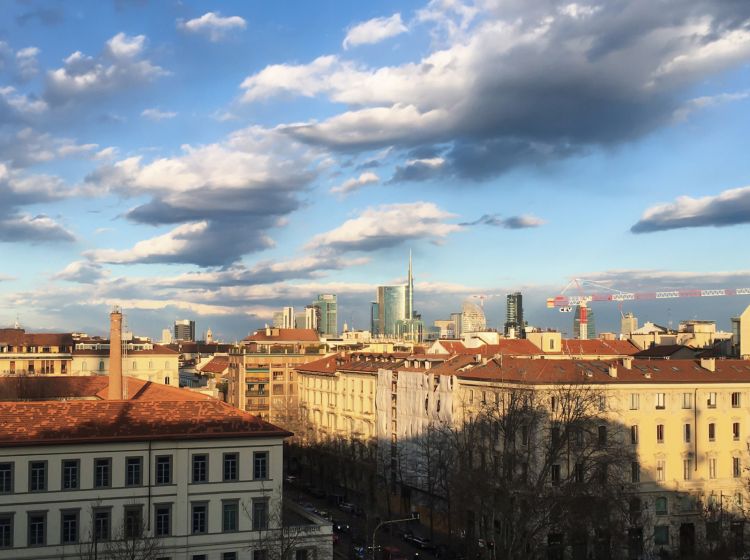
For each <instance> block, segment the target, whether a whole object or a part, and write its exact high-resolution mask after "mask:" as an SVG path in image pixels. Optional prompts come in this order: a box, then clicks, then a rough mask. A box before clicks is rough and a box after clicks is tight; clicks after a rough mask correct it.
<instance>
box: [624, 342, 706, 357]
mask: <svg viewBox="0 0 750 560" xmlns="http://www.w3.org/2000/svg"><path fill="white" fill-rule="evenodd" d="M678 352H680V353H682V354H685V355H686V356H689V355H693V356H695V355H696V354H697V350H694V349H693V348H690V347H689V346H683V345H682V344H664V345H658V346H652V347H651V348H646V349H645V350H641V351H640V352H636V353H635V354H634V355H633V357H634V358H668V357H669V356H673V355H674V354H676V353H678Z"/></svg>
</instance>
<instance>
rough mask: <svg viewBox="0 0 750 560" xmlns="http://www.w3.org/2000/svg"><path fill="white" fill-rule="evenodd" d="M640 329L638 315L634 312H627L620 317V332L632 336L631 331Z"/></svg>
mask: <svg viewBox="0 0 750 560" xmlns="http://www.w3.org/2000/svg"><path fill="white" fill-rule="evenodd" d="M637 330H638V317H636V316H635V315H633V314H632V313H625V315H623V316H622V319H620V334H621V335H622V336H630V333H632V332H633V331H637Z"/></svg>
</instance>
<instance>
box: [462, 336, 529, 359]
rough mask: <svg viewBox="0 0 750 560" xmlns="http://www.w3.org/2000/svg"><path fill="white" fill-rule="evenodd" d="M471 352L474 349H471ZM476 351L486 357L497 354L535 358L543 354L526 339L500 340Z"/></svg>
mask: <svg viewBox="0 0 750 560" xmlns="http://www.w3.org/2000/svg"><path fill="white" fill-rule="evenodd" d="M469 350H472V349H471V348H470V349H469ZM476 350H479V352H476V353H478V354H482V355H484V356H494V355H495V354H502V355H503V356H534V355H538V354H541V353H542V352H541V351H540V350H539V348H537V347H536V345H535V344H534V343H532V342H531V341H530V340H526V339H525V338H508V339H500V342H499V343H498V344H486V345H484V346H480V347H479V348H477V349H476Z"/></svg>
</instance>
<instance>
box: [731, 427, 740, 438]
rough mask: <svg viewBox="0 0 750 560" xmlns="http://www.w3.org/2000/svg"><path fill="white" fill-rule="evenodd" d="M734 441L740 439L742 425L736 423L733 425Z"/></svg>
mask: <svg viewBox="0 0 750 560" xmlns="http://www.w3.org/2000/svg"><path fill="white" fill-rule="evenodd" d="M732 439H733V440H734V441H737V440H739V439H740V423H739V422H734V423H733V424H732Z"/></svg>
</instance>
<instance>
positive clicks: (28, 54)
mask: <svg viewBox="0 0 750 560" xmlns="http://www.w3.org/2000/svg"><path fill="white" fill-rule="evenodd" d="M39 52H40V51H39V49H38V48H37V47H26V48H24V49H21V50H19V51H18V52H17V53H16V65H17V66H18V77H19V78H20V79H21V81H24V82H25V81H28V80H30V79H31V78H33V77H34V76H36V75H37V73H38V72H39V63H38V61H37V59H36V57H37V55H38V54H39Z"/></svg>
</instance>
